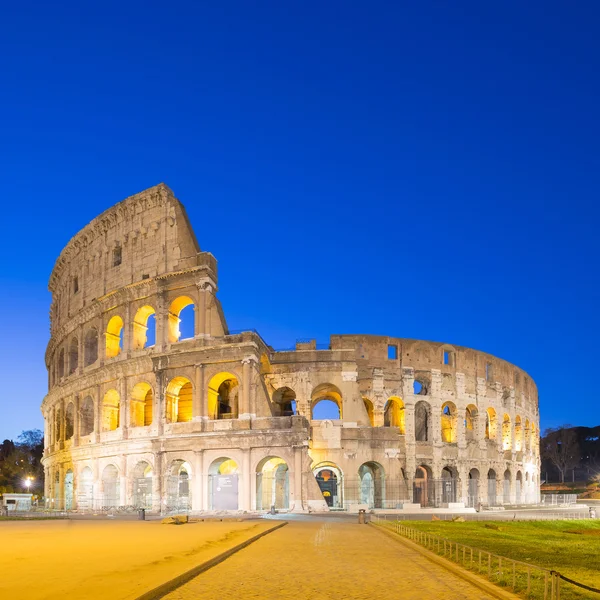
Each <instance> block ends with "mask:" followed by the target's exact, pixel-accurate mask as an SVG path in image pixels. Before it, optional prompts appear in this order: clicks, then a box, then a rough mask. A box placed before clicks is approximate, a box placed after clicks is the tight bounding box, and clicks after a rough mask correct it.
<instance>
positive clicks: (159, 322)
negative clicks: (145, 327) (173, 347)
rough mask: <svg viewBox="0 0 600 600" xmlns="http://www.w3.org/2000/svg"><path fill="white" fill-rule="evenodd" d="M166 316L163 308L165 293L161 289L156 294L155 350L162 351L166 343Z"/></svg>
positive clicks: (166, 313)
mask: <svg viewBox="0 0 600 600" xmlns="http://www.w3.org/2000/svg"><path fill="white" fill-rule="evenodd" d="M168 318H169V314H168V311H167V309H166V308H165V294H164V292H162V291H161V292H159V293H158V294H157V295H156V313H155V319H156V339H155V342H154V346H155V348H156V351H157V352H162V351H163V350H164V348H165V346H166V345H167V335H168V323H167V321H168Z"/></svg>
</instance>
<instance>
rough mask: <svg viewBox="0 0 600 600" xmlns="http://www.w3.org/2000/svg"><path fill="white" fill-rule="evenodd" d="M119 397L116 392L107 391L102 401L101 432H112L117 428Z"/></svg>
mask: <svg viewBox="0 0 600 600" xmlns="http://www.w3.org/2000/svg"><path fill="white" fill-rule="evenodd" d="M120 400H121V399H120V396H119V392H117V390H108V392H106V394H104V399H103V400H102V431H114V430H115V429H117V428H118V427H119V409H120V405H121V402H120Z"/></svg>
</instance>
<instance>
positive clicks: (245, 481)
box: [239, 449, 251, 511]
mask: <svg viewBox="0 0 600 600" xmlns="http://www.w3.org/2000/svg"><path fill="white" fill-rule="evenodd" d="M250 482H251V473H250V450H245V449H244V450H242V490H241V491H242V493H241V495H240V501H239V507H240V509H241V510H248V511H249V510H251V508H250V493H251V483H250Z"/></svg>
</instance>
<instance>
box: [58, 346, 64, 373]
mask: <svg viewBox="0 0 600 600" xmlns="http://www.w3.org/2000/svg"><path fill="white" fill-rule="evenodd" d="M64 376H65V349H64V348H61V349H60V352H59V353H58V378H59V379H60V378H61V377H64Z"/></svg>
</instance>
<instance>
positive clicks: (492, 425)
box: [485, 407, 498, 440]
mask: <svg viewBox="0 0 600 600" xmlns="http://www.w3.org/2000/svg"><path fill="white" fill-rule="evenodd" d="M485 414H486V418H485V437H486V439H488V440H495V439H496V433H497V432H496V429H497V427H498V418H497V417H496V411H495V410H494V409H493V408H491V407H490V408H488V409H487V411H486V413H485Z"/></svg>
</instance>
